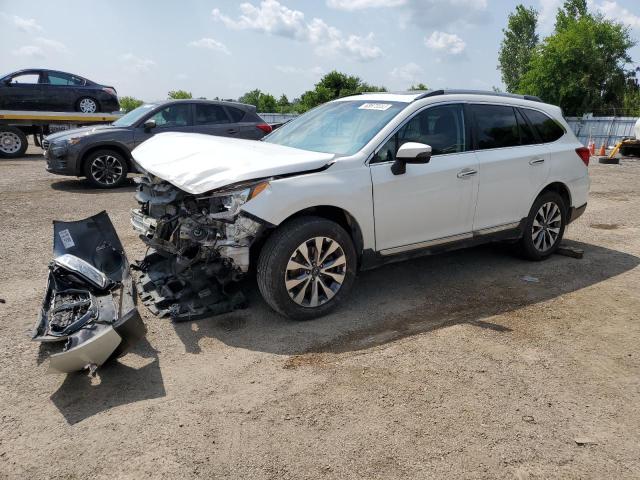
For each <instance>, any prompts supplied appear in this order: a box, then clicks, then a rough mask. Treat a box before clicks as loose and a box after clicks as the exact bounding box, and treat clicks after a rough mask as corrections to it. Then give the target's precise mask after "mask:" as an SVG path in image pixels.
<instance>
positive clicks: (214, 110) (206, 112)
mask: <svg viewBox="0 0 640 480" xmlns="http://www.w3.org/2000/svg"><path fill="white" fill-rule="evenodd" d="M216 123H229V117H227V114H226V112H225V111H224V108H223V107H222V106H221V105H207V104H204V103H196V125H211V124H216Z"/></svg>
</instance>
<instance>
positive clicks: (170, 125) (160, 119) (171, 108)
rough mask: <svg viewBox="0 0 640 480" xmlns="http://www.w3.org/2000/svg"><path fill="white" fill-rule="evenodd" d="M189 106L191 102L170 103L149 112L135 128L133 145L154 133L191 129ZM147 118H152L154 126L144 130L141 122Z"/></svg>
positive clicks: (189, 130) (188, 130) (138, 143)
mask: <svg viewBox="0 0 640 480" xmlns="http://www.w3.org/2000/svg"><path fill="white" fill-rule="evenodd" d="M191 106H192V104H191V103H186V102H184V103H183V102H180V103H172V104H170V105H167V106H166V107H161V108H159V109H158V110H156V111H155V112H153V113H151V114H150V115H149V116H148V117H146V118H145V119H143V120H142V121H141V122H140V124H139V125H138V126H137V128H136V129H135V132H134V137H133V139H134V143H135V146H136V147H137V146H138V145H140V144H141V143H142V142H144V141H145V140H147V139H149V138H151V137H152V136H154V135H155V134H156V133H162V132H191V131H193V122H192V120H191V118H192V115H191ZM147 120H154V121H155V122H156V126H155V128H151V129H148V130H146V129H145V128H144V126H143V124H144V122H146V121H147Z"/></svg>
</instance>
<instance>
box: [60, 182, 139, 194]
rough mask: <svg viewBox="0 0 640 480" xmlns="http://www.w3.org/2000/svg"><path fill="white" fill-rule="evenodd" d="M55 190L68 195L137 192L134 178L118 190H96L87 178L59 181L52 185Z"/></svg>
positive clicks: (117, 188)
mask: <svg viewBox="0 0 640 480" xmlns="http://www.w3.org/2000/svg"><path fill="white" fill-rule="evenodd" d="M51 188H53V189H54V190H58V191H62V192H68V193H91V194H96V193H113V192H135V190H136V184H135V183H134V181H133V178H127V181H126V182H124V184H123V185H121V186H120V187H116V188H96V187H94V186H93V185H92V184H91V183H90V182H89V181H88V180H87V179H86V178H73V179H66V180H59V181H57V182H52V183H51Z"/></svg>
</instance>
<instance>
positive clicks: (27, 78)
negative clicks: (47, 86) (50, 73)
mask: <svg viewBox="0 0 640 480" xmlns="http://www.w3.org/2000/svg"><path fill="white" fill-rule="evenodd" d="M39 79H40V75H39V74H37V73H25V74H22V75H16V76H15V77H13V78H12V79H11V83H20V84H28V85H33V84H34V83H38V80H39Z"/></svg>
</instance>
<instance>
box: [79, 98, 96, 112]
mask: <svg viewBox="0 0 640 480" xmlns="http://www.w3.org/2000/svg"><path fill="white" fill-rule="evenodd" d="M76 110H78V111H79V112H82V113H96V112H97V111H99V110H100V109H99V107H98V102H97V101H95V100H94V99H93V98H91V97H82V98H81V99H80V100H78V103H77V104H76Z"/></svg>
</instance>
